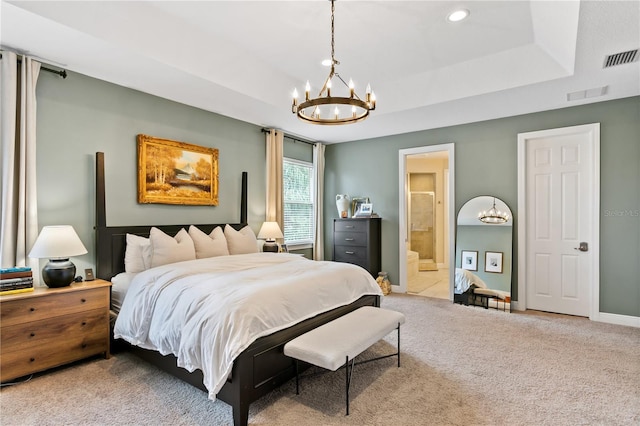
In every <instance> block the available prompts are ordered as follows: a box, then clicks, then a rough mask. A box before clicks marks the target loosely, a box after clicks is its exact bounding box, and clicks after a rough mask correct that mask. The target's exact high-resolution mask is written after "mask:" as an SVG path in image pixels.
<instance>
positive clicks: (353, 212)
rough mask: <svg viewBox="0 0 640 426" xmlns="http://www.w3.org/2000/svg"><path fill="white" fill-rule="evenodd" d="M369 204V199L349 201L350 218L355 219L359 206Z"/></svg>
mask: <svg viewBox="0 0 640 426" xmlns="http://www.w3.org/2000/svg"><path fill="white" fill-rule="evenodd" d="M368 203H370V201H369V197H354V198H352V199H351V217H356V214H357V213H358V212H359V211H360V206H362V205H363V204H368Z"/></svg>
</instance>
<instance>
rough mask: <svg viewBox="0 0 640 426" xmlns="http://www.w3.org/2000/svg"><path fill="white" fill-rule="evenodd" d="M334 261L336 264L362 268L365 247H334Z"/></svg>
mask: <svg viewBox="0 0 640 426" xmlns="http://www.w3.org/2000/svg"><path fill="white" fill-rule="evenodd" d="M334 250H335V251H334V253H333V255H334V260H335V261H336V262H347V263H354V264H356V265H360V266H362V265H363V264H365V263H366V261H367V249H366V248H365V247H350V246H335V249H334Z"/></svg>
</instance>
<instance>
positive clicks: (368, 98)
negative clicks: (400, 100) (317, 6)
mask: <svg viewBox="0 0 640 426" xmlns="http://www.w3.org/2000/svg"><path fill="white" fill-rule="evenodd" d="M334 3H335V0H331V71H329V76H328V77H327V79H326V80H325V82H324V84H323V85H322V89H321V90H320V93H318V97H316V98H311V97H310V92H311V86H310V85H309V81H307V84H306V87H305V100H304V102H301V103H298V89H294V91H293V104H292V105H291V112H292V113H294V114H297V115H298V118H300V119H301V120H303V121H306V122H308V123H313V124H323V125H336V124H351V123H357V122H358V121H362V120H364V119H365V118H367V117H368V116H369V111H373V110H375V109H376V95H375V93H373V91H372V90H371V86H370V85H367V89H366V91H365V100H362V99H360V97H359V96H358V95H357V94H356V91H355V86H354V84H353V80H351V79H350V80H349V84H347V83H346V82H345V81H344V80H343V79H342V77H341V76H340V74H338V73H337V72H336V65H339V64H340V62H338V61H337V60H336V58H335V36H334V13H335V4H334ZM333 77H337V79H338V80H339V81H340V82H342V84H344V86H345V87H346V88H347V89H348V90H349V96H348V97H347V96H343V97H341V96H331V88H332V85H333ZM320 106H323V107H325V106H326V107H325V108H327V111H322V112H321V110H320ZM341 106H342V107H343V110H342V111H341V110H340V107H341ZM344 106H346V107H347V108H344ZM349 106H350V107H351V108H350V111H349ZM345 109H347V111H346V112H345V111H344V110H345Z"/></svg>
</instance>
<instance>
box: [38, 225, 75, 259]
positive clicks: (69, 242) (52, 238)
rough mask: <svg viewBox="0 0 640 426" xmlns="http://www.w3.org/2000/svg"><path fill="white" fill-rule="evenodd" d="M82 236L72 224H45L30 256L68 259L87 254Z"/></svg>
mask: <svg viewBox="0 0 640 426" xmlns="http://www.w3.org/2000/svg"><path fill="white" fill-rule="evenodd" d="M86 253H87V249H86V248H85V247H84V245H82V241H80V237H78V234H76V231H75V230H74V229H73V226H71V225H58V226H45V227H43V228H42V230H41V231H40V235H38V238H37V239H36V242H35V244H34V245H33V247H32V248H31V252H30V253H29V257H37V258H44V259H67V258H69V257H71V256H80V255H82V254H86Z"/></svg>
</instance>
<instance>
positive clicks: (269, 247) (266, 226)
mask: <svg viewBox="0 0 640 426" xmlns="http://www.w3.org/2000/svg"><path fill="white" fill-rule="evenodd" d="M258 238H260V239H264V240H266V241H265V242H264V245H263V246H262V251H266V252H269V253H277V252H278V250H279V248H278V243H276V238H284V235H282V231H281V230H280V226H279V225H278V222H264V223H263V224H262V227H261V228H260V232H258Z"/></svg>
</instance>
